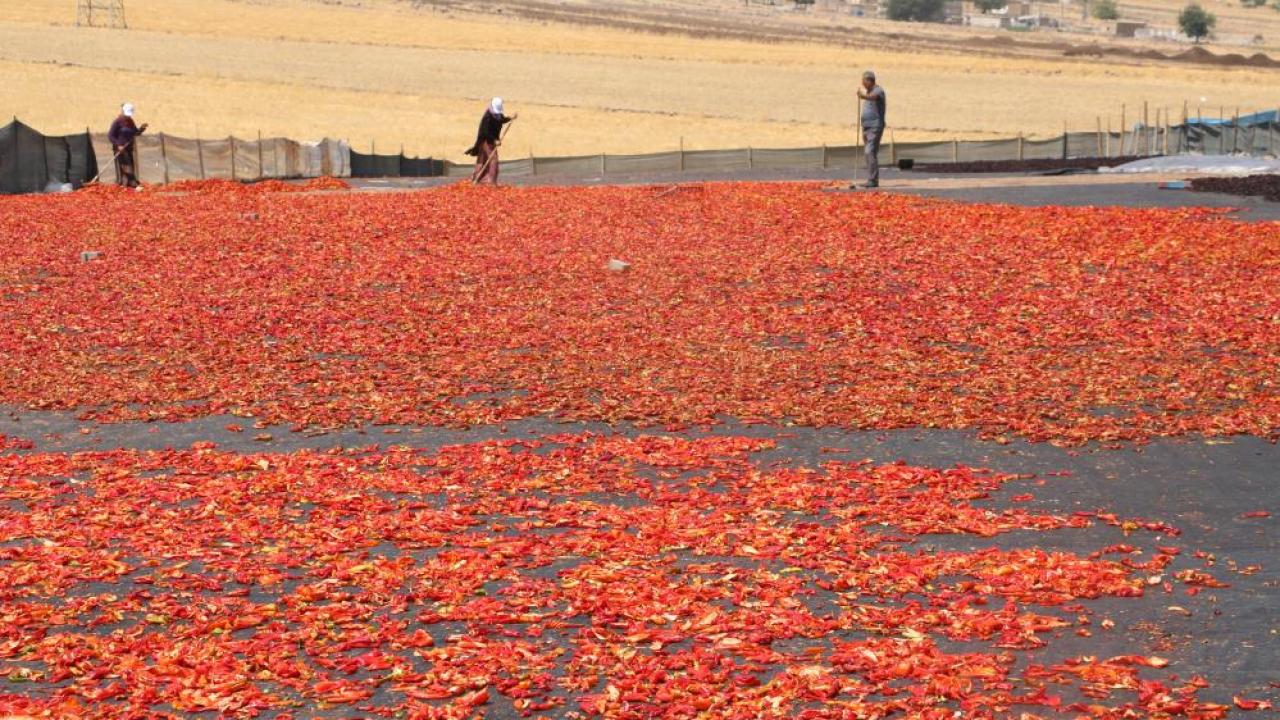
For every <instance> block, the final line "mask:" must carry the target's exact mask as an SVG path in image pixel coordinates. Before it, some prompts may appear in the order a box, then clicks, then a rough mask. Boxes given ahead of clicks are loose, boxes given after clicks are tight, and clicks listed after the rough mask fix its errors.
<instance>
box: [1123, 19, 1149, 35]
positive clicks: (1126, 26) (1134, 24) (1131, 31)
mask: <svg viewBox="0 0 1280 720" xmlns="http://www.w3.org/2000/svg"><path fill="white" fill-rule="evenodd" d="M1146 29H1147V24H1146V23H1144V22H1141V21H1138V20H1117V21H1116V37H1123V38H1131V37H1137V36H1138V33H1139V31H1141V30H1146Z"/></svg>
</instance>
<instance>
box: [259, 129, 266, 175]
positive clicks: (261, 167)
mask: <svg viewBox="0 0 1280 720" xmlns="http://www.w3.org/2000/svg"><path fill="white" fill-rule="evenodd" d="M266 172H267V168H266V167H265V165H264V163H263V161H262V131H261V130H259V131H258V179H259V180H261V179H262V178H264V177H266Z"/></svg>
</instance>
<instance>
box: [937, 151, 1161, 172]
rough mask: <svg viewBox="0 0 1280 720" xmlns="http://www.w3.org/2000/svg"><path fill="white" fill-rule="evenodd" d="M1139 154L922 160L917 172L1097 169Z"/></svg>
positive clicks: (1133, 157)
mask: <svg viewBox="0 0 1280 720" xmlns="http://www.w3.org/2000/svg"><path fill="white" fill-rule="evenodd" d="M1142 159H1143V158H1142V157H1141V156H1138V155H1132V156H1125V157H1110V158H1070V159H1067V160H1062V159H1044V160H988V161H975V162H956V163H919V164H917V165H916V166H915V167H914V168H912V171H913V172H925V173H931V174H934V173H936V174H954V173H965V174H973V173H1046V174H1050V173H1054V172H1063V171H1073V170H1097V169H1098V168H1101V167H1115V166H1117V165H1123V164H1125V163H1128V162H1133V161H1135V160H1142Z"/></svg>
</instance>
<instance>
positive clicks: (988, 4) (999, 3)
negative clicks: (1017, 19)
mask: <svg viewBox="0 0 1280 720" xmlns="http://www.w3.org/2000/svg"><path fill="white" fill-rule="evenodd" d="M1008 4H1009V3H1008V2H1007V1H1006V0H973V6H974V7H976V8H978V9H979V10H981V11H982V12H984V13H989V12H991V11H992V10H999V9H1000V8H1002V7H1004V6H1006V5H1008Z"/></svg>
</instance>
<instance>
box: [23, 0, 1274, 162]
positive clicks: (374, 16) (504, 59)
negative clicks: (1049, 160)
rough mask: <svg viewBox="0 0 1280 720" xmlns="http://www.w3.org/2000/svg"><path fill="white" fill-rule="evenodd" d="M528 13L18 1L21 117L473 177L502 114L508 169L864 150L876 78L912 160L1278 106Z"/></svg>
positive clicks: (1206, 91) (760, 31) (987, 57)
mask: <svg viewBox="0 0 1280 720" xmlns="http://www.w3.org/2000/svg"><path fill="white" fill-rule="evenodd" d="M529 5H531V4H530V3H524V4H520V3H517V4H515V9H516V10H519V11H521V12H513V13H511V14H498V13H497V9H496V8H483V7H479V8H472V9H467V8H465V7H464V8H446V9H444V10H437V11H433V10H431V9H426V8H420V9H414V7H413V6H411V5H410V4H408V3H392V2H387V1H385V0H370V1H369V2H365V3H362V4H359V5H343V4H329V3H317V2H308V1H307V0H262V2H255V3H246V2H238V1H236V0H199V1H197V0H154V1H153V2H148V3H145V4H138V3H134V4H131V5H129V8H128V10H129V23H130V29H129V30H127V31H125V30H103V29H93V28H77V27H75V26H74V25H73V21H74V14H73V9H74V8H73V5H72V4H70V3H66V2H63V1H62V0H31V1H30V2H23V3H5V4H4V5H3V7H0V71H2V72H4V74H5V76H6V78H7V81H6V83H5V84H4V87H2V88H0V108H2V109H3V111H4V112H6V113H9V114H14V115H17V116H19V117H20V118H21V119H23V120H25V121H27V122H28V123H30V124H33V125H35V126H37V127H40V128H42V129H45V130H46V131H48V132H58V131H66V132H73V131H76V132H78V131H80V130H82V129H83V128H84V127H86V126H90V127H92V128H93V129H95V130H102V129H105V127H106V124H107V123H108V122H110V119H111V118H112V116H113V114H114V112H115V109H116V107H117V106H118V104H119V103H120V102H121V101H122V100H124V99H126V98H127V99H131V100H133V101H135V102H136V103H138V104H139V107H140V112H141V114H142V115H143V116H144V118H145V119H146V120H149V121H151V122H152V124H153V128H155V129H156V130H163V131H165V132H169V133H171V134H174V135H184V136H197V135H199V136H203V137H225V136H227V135H229V134H236V135H238V136H240V137H250V138H251V137H255V136H256V135H257V133H259V132H262V133H264V134H266V135H268V136H271V135H284V136H291V137H296V138H318V137H322V136H330V137H341V138H345V139H348V140H350V141H351V142H352V143H353V145H354V146H355V147H356V149H358V150H361V151H368V150H369V149H371V147H375V146H376V148H378V149H381V150H384V151H395V150H398V149H399V148H400V147H401V146H403V147H404V148H405V149H406V150H408V151H409V152H410V153H417V154H420V155H432V156H436V157H446V158H451V159H460V158H461V157H462V155H461V152H462V150H463V149H464V148H466V147H468V146H469V145H470V143H471V140H472V139H473V133H474V131H475V124H476V122H477V120H478V118H479V115H480V113H481V112H482V110H483V108H484V105H485V103H486V102H487V100H488V98H489V97H490V96H492V95H502V96H504V97H506V98H508V99H509V100H510V101H511V108H512V110H514V111H518V112H520V113H521V123H520V125H519V127H518V128H517V129H516V130H515V131H513V134H512V137H511V141H510V143H509V144H508V151H509V152H510V153H512V154H515V155H525V154H528V153H536V154H538V155H542V156H547V155H560V154H592V153H598V152H610V153H628V152H644V151H658V150H670V149H674V148H676V147H678V146H679V145H680V144H681V142H682V141H683V143H684V146H685V147H687V148H691V149H694V148H719V147H744V146H754V147H769V146H774V147H798V146H814V145H818V144H822V143H827V144H832V145H835V144H848V143H850V142H851V141H852V129H851V127H850V125H851V122H852V120H853V116H854V114H855V113H854V107H853V105H854V103H853V99H852V98H853V92H854V90H855V88H856V83H857V80H858V74H859V72H860V71H861V70H862V69H863V68H866V67H873V68H875V69H877V71H878V72H879V73H880V75H881V77H882V78H883V81H884V83H885V85H886V87H887V88H888V90H889V93H890V98H891V103H892V109H891V116H890V124H891V125H892V126H893V131H894V134H895V136H896V139H898V140H902V141H907V140H913V139H950V138H992V137H1012V136H1014V135H1016V134H1017V133H1019V132H1022V133H1026V134H1028V135H1029V136H1049V135H1055V134H1058V133H1060V132H1061V131H1062V128H1063V124H1064V123H1066V124H1067V125H1068V126H1069V127H1071V128H1072V129H1074V130H1091V129H1094V128H1095V127H1096V124H1097V119H1098V117H1099V116H1102V117H1103V118H1105V120H1106V121H1109V122H1111V123H1112V124H1113V126H1114V127H1116V128H1118V127H1119V124H1120V108H1121V105H1122V104H1123V105H1127V106H1128V108H1129V113H1128V119H1129V120H1134V119H1135V118H1136V117H1137V112H1138V110H1137V109H1138V108H1139V107H1140V106H1141V103H1142V102H1143V101H1148V102H1149V103H1150V108H1151V111H1152V113H1154V112H1155V110H1156V109H1157V108H1160V109H1165V108H1169V109H1172V110H1173V111H1174V112H1175V114H1180V112H1181V107H1182V103H1183V102H1184V101H1189V102H1191V103H1192V105H1193V106H1194V105H1195V104H1197V103H1199V102H1200V98H1206V100H1205V102H1204V103H1203V104H1204V105H1205V106H1206V111H1212V112H1213V113H1214V114H1216V112H1217V108H1219V107H1226V108H1228V109H1230V110H1234V108H1235V107H1237V106H1239V107H1241V108H1244V109H1246V110H1249V109H1260V108H1269V107H1271V106H1273V105H1274V103H1275V98H1274V97H1273V95H1272V94H1269V92H1268V91H1269V90H1270V88H1273V87H1275V86H1276V84H1277V79H1278V78H1280V70H1275V69H1261V68H1226V67H1213V66H1205V65H1196V64H1186V63H1159V62H1151V61H1142V60H1135V59H1117V58H1107V59H1105V60H1099V59H1094V58H1090V57H1065V56H1064V55H1063V52H1062V51H1061V49H1055V48H1056V46H1054V47H1049V46H1045V47H1039V46H1034V47H1032V46H1028V47H1026V48H1021V49H1019V47H1020V46H1019V47H1015V46H1014V45H1011V44H1009V43H999V42H994V43H993V42H989V41H987V40H983V39H982V38H977V39H976V40H975V39H974V38H966V37H957V36H955V32H956V31H955V30H946V29H933V28H922V27H920V26H914V25H912V26H897V25H892V24H885V23H878V24H877V23H871V24H869V25H868V26H867V27H866V28H861V27H859V28H846V27H845V26H843V25H840V26H834V27H828V26H827V25H825V24H822V23H817V22H816V21H814V22H810V23H808V24H803V23H801V24H797V23H796V22H793V21H791V20H790V19H787V21H786V22H782V21H781V20H770V19H769V18H764V19H760V20H758V21H750V22H749V21H735V22H732V23H727V21H724V20H719V21H717V20H716V18H723V17H724V16H726V15H728V16H730V17H732V16H733V13H734V12H736V11H735V10H734V9H733V8H718V9H717V12H716V13H714V14H713V13H710V12H709V11H708V12H704V13H703V14H699V15H694V16H691V17H684V16H681V15H679V14H676V11H674V10H671V11H670V12H669V13H668V12H667V11H666V10H663V11H662V12H658V11H653V10H650V11H646V12H643V13H642V12H641V10H638V9H636V8H634V7H631V6H629V5H625V4H623V5H622V6H621V7H620V8H619V9H618V12H617V14H615V15H611V16H610V17H611V18H612V21H611V22H604V21H602V20H599V19H598V18H597V20H596V22H598V24H592V25H581V24H569V23H566V22H563V21H564V20H576V21H578V22H591V21H592V18H591V17H584V16H582V15H580V14H573V13H568V12H567V11H565V10H564V8H561V9H560V10H558V11H555V12H549V11H548V12H541V11H539V9H538V8H536V7H529ZM659 7H661V6H659ZM1264 11H1265V12H1267V13H1270V14H1272V15H1276V16H1277V17H1280V13H1274V12H1272V11H1270V10H1267V9H1265V8H1264ZM509 15H515V16H514V17H511V16H509ZM668 15H670V17H669V18H668ZM636 17H642V18H645V21H644V22H639V21H638V20H634V18H636ZM655 17H656V18H657V19H654V18H655ZM542 18H546V19H542ZM628 18H633V20H628ZM663 18H667V19H666V20H664V19H663ZM671 18H674V19H671ZM757 25H758V26H759V27H757ZM633 26H636V27H640V28H643V29H645V30H647V31H645V32H641V31H636V30H629V29H627V28H629V27H633ZM699 28H702V32H701V34H702V35H703V36H702V37H695V36H694V35H696V34H698V33H699ZM784 30H785V32H783V31H784ZM659 31H662V32H659ZM806 38H808V39H809V40H811V42H804V39H806ZM988 40H989V39H988ZM975 42H976V44H975ZM1060 42H1061V41H1060ZM1175 49H1176V48H1175ZM1263 49H1266V48H1263ZM1215 50H1219V49H1218V48H1215ZM1210 109H1211V110H1210Z"/></svg>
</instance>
